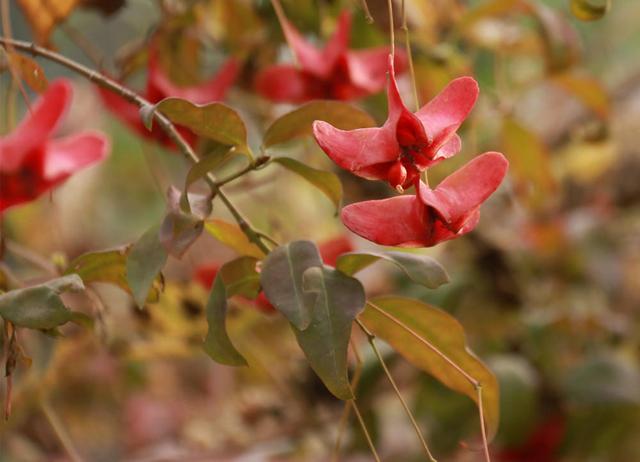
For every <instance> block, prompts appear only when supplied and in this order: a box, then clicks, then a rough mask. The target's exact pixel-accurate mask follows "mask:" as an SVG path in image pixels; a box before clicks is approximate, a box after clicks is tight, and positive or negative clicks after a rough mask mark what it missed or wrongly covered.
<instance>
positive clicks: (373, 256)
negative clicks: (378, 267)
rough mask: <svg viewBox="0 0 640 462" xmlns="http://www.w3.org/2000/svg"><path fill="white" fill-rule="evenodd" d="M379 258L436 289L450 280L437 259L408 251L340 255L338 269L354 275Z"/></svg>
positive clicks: (412, 278)
mask: <svg viewBox="0 0 640 462" xmlns="http://www.w3.org/2000/svg"><path fill="white" fill-rule="evenodd" d="M378 260H386V261H389V262H391V263H394V264H395V265H396V266H398V267H399V268H400V269H401V270H402V271H404V273H405V274H406V275H407V276H409V279H411V280H412V281H414V282H417V283H418V284H422V285H423V286H425V287H428V288H430V289H436V288H438V287H440V286H441V285H442V284H446V283H447V282H449V275H448V274H447V271H446V270H445V269H444V268H443V267H442V265H441V264H440V263H438V262H437V261H436V260H435V259H433V258H431V257H428V256H426V255H420V254H415V253H406V252H397V251H389V252H369V251H367V252H352V253H345V254H342V255H340V256H339V257H338V260H337V262H336V269H338V270H340V271H342V272H343V273H345V274H348V275H350V276H351V275H353V274H355V273H357V272H358V271H360V270H362V269H364V268H366V267H368V266H370V265H372V264H373V263H375V262H377V261H378Z"/></svg>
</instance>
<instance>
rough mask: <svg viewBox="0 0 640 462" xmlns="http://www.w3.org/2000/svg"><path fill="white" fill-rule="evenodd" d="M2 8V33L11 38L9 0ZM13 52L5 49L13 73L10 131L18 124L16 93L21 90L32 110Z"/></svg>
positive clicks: (8, 119)
mask: <svg viewBox="0 0 640 462" xmlns="http://www.w3.org/2000/svg"><path fill="white" fill-rule="evenodd" d="M0 9H1V10H0V16H2V35H3V37H4V38H7V39H11V38H12V36H13V32H12V30H11V18H10V14H11V10H10V9H9V0H1V2H0ZM12 52H13V50H12V49H11V48H7V49H5V50H4V53H5V56H6V58H7V66H8V67H9V73H10V74H11V83H10V84H9V88H8V90H7V130H8V131H11V130H12V129H13V127H15V125H16V121H15V115H16V94H17V93H18V90H19V91H20V94H21V95H22V98H23V99H24V102H25V104H26V105H27V109H28V110H29V111H31V104H30V102H29V97H28V95H27V91H26V89H25V88H24V85H23V84H22V79H20V73H19V72H18V71H17V70H16V69H15V67H14V63H13V62H12V60H11V53H12Z"/></svg>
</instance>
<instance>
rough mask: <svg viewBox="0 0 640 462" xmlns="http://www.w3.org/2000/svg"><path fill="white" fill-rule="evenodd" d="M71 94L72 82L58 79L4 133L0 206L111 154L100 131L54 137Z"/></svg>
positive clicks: (25, 197) (39, 191)
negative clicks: (12, 126) (11, 129)
mask: <svg viewBox="0 0 640 462" xmlns="http://www.w3.org/2000/svg"><path fill="white" fill-rule="evenodd" d="M72 96H73V89H72V87H71V83H70V82H69V81H67V80H62V79H61V80H57V81H56V82H54V83H52V84H51V85H50V86H49V88H48V89H47V91H46V92H45V93H44V94H43V95H42V96H41V97H40V98H39V99H38V101H36V102H35V104H34V105H33V106H32V107H31V108H30V110H29V112H28V113H27V115H26V116H25V118H24V119H23V120H22V122H21V123H20V125H18V126H17V127H16V129H15V130H14V131H13V132H11V133H10V134H8V135H7V136H6V137H1V138H0V212H2V211H3V210H5V209H7V208H9V207H12V206H14V205H18V204H22V203H25V202H30V201H32V200H34V199H36V198H37V197H38V196H40V195H41V194H43V193H44V192H46V191H48V190H50V189H52V188H54V187H56V186H58V185H59V184H60V183H62V182H63V181H65V180H66V179H67V178H69V176H71V175H72V174H74V173H75V172H77V171H79V170H82V169H83V168H85V167H88V166H89V165H92V164H95V163H96V162H99V161H100V160H102V159H104V158H105V157H106V156H107V153H108V151H109V142H108V140H107V138H106V137H105V136H104V135H103V134H102V133H100V132H95V131H86V132H82V133H77V134H74V135H70V136H67V137H64V138H58V139H52V138H51V135H52V134H53V133H54V131H55V130H56V128H57V127H58V125H59V123H60V122H61V120H62V118H63V116H64V115H65V113H66V110H67V107H68V106H69V103H70V102H71V99H72Z"/></svg>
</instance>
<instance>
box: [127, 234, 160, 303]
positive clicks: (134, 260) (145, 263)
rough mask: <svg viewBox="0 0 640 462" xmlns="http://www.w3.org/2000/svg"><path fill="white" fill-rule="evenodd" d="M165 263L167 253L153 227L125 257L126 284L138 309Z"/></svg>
mask: <svg viewBox="0 0 640 462" xmlns="http://www.w3.org/2000/svg"><path fill="white" fill-rule="evenodd" d="M166 261H167V251H166V250H165V248H164V246H163V245H162V244H161V243H160V237H159V233H158V226H154V227H152V228H151V229H149V230H148V231H147V232H146V233H144V234H143V235H142V237H141V238H140V239H139V240H138V242H136V243H135V244H134V245H133V247H132V248H131V251H130V252H129V256H128V257H127V283H128V284H129V287H130V288H131V293H132V295H133V299H134V300H135V302H136V304H137V305H138V307H140V308H142V307H143V306H144V303H145V301H146V299H147V295H148V294H149V290H151V287H152V285H153V281H154V280H155V279H156V277H157V276H158V274H159V273H160V270H161V269H162V267H163V266H164V264H165V262H166Z"/></svg>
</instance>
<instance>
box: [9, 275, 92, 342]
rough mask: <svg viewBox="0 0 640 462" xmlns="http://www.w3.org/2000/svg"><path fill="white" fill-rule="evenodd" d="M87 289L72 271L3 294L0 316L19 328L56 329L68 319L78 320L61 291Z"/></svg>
mask: <svg viewBox="0 0 640 462" xmlns="http://www.w3.org/2000/svg"><path fill="white" fill-rule="evenodd" d="M83 289H84V284H83V283H82V279H80V276H78V275H77V274H70V275H68V276H63V277H61V278H57V279H52V280H51V281H48V282H46V283H44V284H39V285H36V286H32V287H27V288H25V289H17V290H12V291H9V292H7V293H5V294H2V295H0V316H1V317H3V318H4V319H6V320H7V321H11V322H12V323H13V324H15V325H16V326H19V327H26V328H29V329H43V330H49V329H54V328H56V327H58V326H60V325H62V324H64V323H66V322H68V321H72V320H75V319H78V315H74V313H73V312H72V311H70V310H69V309H67V307H66V306H65V304H64V302H63V301H62V299H61V298H60V294H61V293H63V292H67V291H74V292H76V291H80V290H83Z"/></svg>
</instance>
